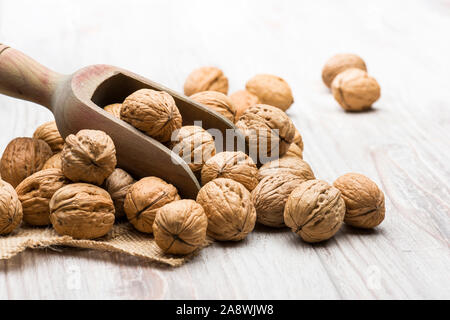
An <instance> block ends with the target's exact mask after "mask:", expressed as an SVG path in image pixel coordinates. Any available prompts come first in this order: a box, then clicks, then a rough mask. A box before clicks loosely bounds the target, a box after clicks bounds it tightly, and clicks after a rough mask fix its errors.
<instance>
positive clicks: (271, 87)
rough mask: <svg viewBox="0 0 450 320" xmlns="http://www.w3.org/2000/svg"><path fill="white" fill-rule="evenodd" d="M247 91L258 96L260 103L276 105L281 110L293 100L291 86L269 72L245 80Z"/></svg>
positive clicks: (284, 109) (287, 107) (285, 108)
mask: <svg viewBox="0 0 450 320" xmlns="http://www.w3.org/2000/svg"><path fill="white" fill-rule="evenodd" d="M245 88H246V89H247V91H249V92H251V93H253V94H254V95H256V96H257V97H258V98H259V101H260V102H261V103H262V104H268V105H271V106H274V107H277V108H279V109H281V110H283V111H286V110H287V109H289V107H290V106H291V104H292V103H293V102H294V97H293V96H292V90H291V87H289V85H288V83H287V82H286V81H285V80H284V79H283V78H280V77H277V76H274V75H271V74H258V75H256V76H254V77H253V78H251V79H250V80H248V81H247V84H246V85H245Z"/></svg>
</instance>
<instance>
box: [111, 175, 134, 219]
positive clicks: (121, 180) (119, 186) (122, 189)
mask: <svg viewBox="0 0 450 320" xmlns="http://www.w3.org/2000/svg"><path fill="white" fill-rule="evenodd" d="M135 182H136V181H135V180H134V179H133V177H132V176H131V175H130V174H129V173H128V172H126V171H125V170H122V169H120V168H116V169H115V170H114V171H113V173H111V175H110V176H109V177H108V178H106V180H105V188H106V190H107V191H108V193H109V195H110V196H111V199H112V200H113V202H114V208H115V209H116V219H118V218H122V217H124V216H125V211H124V209H123V204H124V202H125V196H126V195H127V192H128V190H129V189H130V188H131V186H132V185H133V183H135Z"/></svg>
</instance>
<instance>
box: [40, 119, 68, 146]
mask: <svg viewBox="0 0 450 320" xmlns="http://www.w3.org/2000/svg"><path fill="white" fill-rule="evenodd" d="M33 138H35V139H41V140H44V141H45V142H47V144H48V145H49V146H50V148H51V149H52V151H53V153H58V152H60V151H61V150H62V149H63V147H64V139H63V138H62V137H61V134H60V133H59V131H58V128H57V127H56V122H55V121H50V122H46V123H44V124H42V125H40V126H39V127H38V128H37V129H36V131H34V134H33Z"/></svg>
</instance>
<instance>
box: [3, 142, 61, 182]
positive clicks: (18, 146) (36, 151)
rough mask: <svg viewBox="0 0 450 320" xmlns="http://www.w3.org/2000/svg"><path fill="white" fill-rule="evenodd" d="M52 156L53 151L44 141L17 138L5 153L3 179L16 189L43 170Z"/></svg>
mask: <svg viewBox="0 0 450 320" xmlns="http://www.w3.org/2000/svg"><path fill="white" fill-rule="evenodd" d="M52 154H53V152H52V149H50V147H49V145H48V144H47V143H46V142H45V141H44V140H40V139H34V138H16V139H14V140H12V141H11V142H10V143H9V144H8V146H7V147H6V149H5V151H4V152H3V156H2V160H1V162H0V172H1V177H2V179H3V180H5V181H6V182H8V183H10V184H11V185H12V186H13V187H14V188H15V187H17V185H18V184H19V183H20V182H22V180H23V179H25V178H26V177H28V176H30V175H32V174H33V173H35V172H37V171H39V170H41V169H42V167H43V165H44V163H45V162H46V161H47V160H48V159H49V158H50V157H51V156H52Z"/></svg>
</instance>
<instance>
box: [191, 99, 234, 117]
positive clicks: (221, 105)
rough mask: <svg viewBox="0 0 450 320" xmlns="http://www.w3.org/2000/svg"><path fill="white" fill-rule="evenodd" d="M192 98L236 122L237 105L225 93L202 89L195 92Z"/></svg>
mask: <svg viewBox="0 0 450 320" xmlns="http://www.w3.org/2000/svg"><path fill="white" fill-rule="evenodd" d="M190 98H191V99H192V100H194V101H196V102H198V103H200V104H202V105H204V106H206V107H207V108H209V109H211V110H213V111H216V112H217V113H219V114H220V115H222V116H224V117H225V118H227V119H228V120H230V121H231V122H233V123H234V121H235V117H236V107H235V106H234V103H233V102H232V101H231V99H230V98H229V97H228V96H226V95H224V94H223V93H221V92H217V91H202V92H197V93H195V94H193V95H192V96H190Z"/></svg>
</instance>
